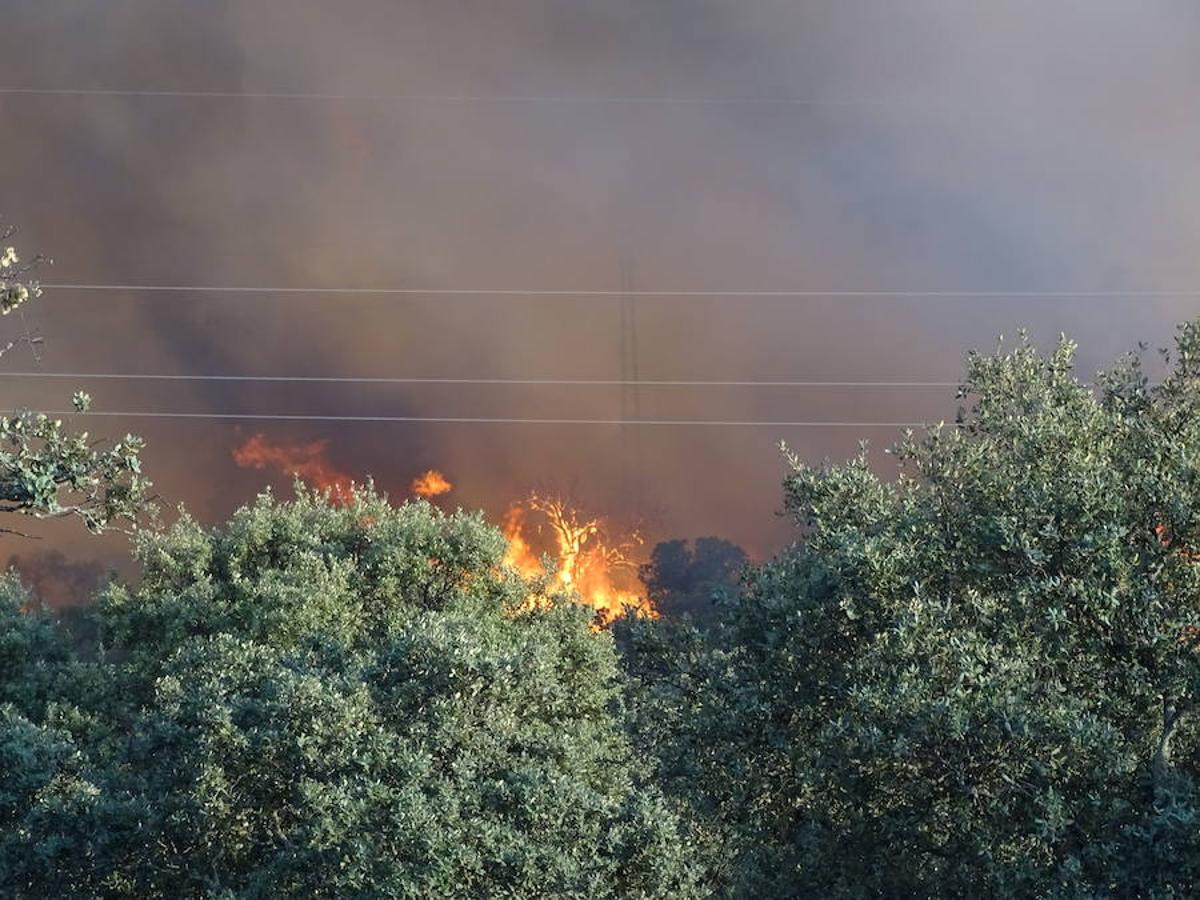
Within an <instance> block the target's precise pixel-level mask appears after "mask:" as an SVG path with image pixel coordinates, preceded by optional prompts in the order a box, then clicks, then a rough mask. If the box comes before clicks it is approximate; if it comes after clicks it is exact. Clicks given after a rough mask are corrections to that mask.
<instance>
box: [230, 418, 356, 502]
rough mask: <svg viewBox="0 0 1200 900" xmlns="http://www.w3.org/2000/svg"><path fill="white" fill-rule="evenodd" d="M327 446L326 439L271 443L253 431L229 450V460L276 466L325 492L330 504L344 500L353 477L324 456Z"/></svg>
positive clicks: (247, 465) (243, 464)
mask: <svg viewBox="0 0 1200 900" xmlns="http://www.w3.org/2000/svg"><path fill="white" fill-rule="evenodd" d="M328 445H329V442H328V441H313V442H312V443H310V444H292V445H287V444H272V443H271V442H270V441H269V440H267V438H266V436H265V435H262V434H256V435H254V436H253V437H252V438H250V440H248V441H246V443H244V444H242V445H241V446H240V447H238V448H237V449H235V450H234V451H233V461H234V462H235V463H237V464H238V465H239V466H241V467H242V468H243V469H268V468H270V469H276V470H277V471H279V472H282V473H283V474H285V475H292V476H295V477H296V478H299V479H301V480H302V481H304V482H305V483H307V484H309V485H311V486H312V487H315V488H317V489H318V490H321V491H328V492H329V497H330V500H331V501H332V502H334V503H339V504H340V503H348V502H349V501H350V497H351V485H352V483H353V479H352V478H351V477H350V476H349V475H348V474H346V473H345V472H343V471H341V470H340V469H338V468H337V467H336V466H334V465H333V464H332V463H331V462H330V461H329V460H328V459H327V458H326V456H325V448H326V447H327V446H328Z"/></svg>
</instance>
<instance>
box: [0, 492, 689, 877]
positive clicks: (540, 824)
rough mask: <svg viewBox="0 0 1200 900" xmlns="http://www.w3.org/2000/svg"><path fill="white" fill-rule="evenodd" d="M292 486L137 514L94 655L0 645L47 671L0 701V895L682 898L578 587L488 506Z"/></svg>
mask: <svg viewBox="0 0 1200 900" xmlns="http://www.w3.org/2000/svg"><path fill="white" fill-rule="evenodd" d="M297 490H298V497H297V499H296V500H295V501H294V502H292V503H286V504H285V503H278V502H276V501H275V500H273V499H272V498H271V497H270V496H269V495H264V496H262V497H260V498H259V500H258V502H257V503H256V504H255V505H254V506H252V507H250V508H245V509H242V510H240V511H239V512H238V513H237V514H236V515H235V516H234V518H233V520H232V521H231V522H230V523H229V524H228V525H227V526H226V527H224V528H220V529H215V530H206V529H204V528H201V527H200V526H199V525H197V524H196V523H195V522H194V521H192V520H190V519H189V518H187V517H184V518H183V519H182V520H181V521H180V522H179V523H178V524H177V525H176V526H175V527H173V528H172V529H171V530H170V531H168V532H166V533H161V534H158V533H153V534H152V533H149V532H143V534H142V536H141V537H140V538H139V541H138V545H137V547H138V549H137V553H138V556H139V558H140V560H141V562H142V565H143V568H144V574H143V579H142V581H141V584H140V585H139V586H138V587H136V588H130V587H125V586H121V585H117V584H114V585H112V586H110V588H109V589H108V591H107V593H106V594H105V595H104V596H103V597H102V598H101V601H100V603H99V607H98V612H97V616H98V620H99V622H98V624H99V631H100V635H101V640H102V641H103V642H104V652H103V654H102V655H101V656H100V657H99V658H98V659H96V660H92V661H86V660H80V659H72V658H67V659H62V658H61V656H62V650H61V648H58V649H55V650H54V653H57V654H58V657H55V656H54V653H52V652H51V650H50V649H46V648H43V643H44V642H39V641H40V637H38V636H39V635H41V634H42V632H40V631H36V630H35V631H34V632H33V633H31V634H30V636H28V637H27V638H25V639H23V640H22V641H11V642H5V641H0V648H2V647H5V646H7V645H8V644H10V643H11V644H13V645H14V646H19V647H22V648H25V649H22V650H21V655H20V659H19V660H17V661H14V662H12V663H8V662H6V658H5V657H0V665H7V666H9V667H10V668H11V669H12V670H13V671H17V666H18V664H19V665H20V666H22V667H23V668H22V669H20V671H28V672H34V671H43V672H46V673H47V674H46V675H45V677H43V678H41V680H40V681H39V680H37V679H34V678H33V677H32V675H26V676H22V679H20V680H22V681H23V682H29V683H30V684H34V685H35V686H39V685H43V684H44V685H45V686H40V687H38V689H37V690H36V691H35V690H32V689H30V690H26V691H23V692H22V693H21V694H20V695H18V696H14V697H13V698H12V699H11V700H8V703H9V705H8V706H7V707H6V708H5V710H6V711H5V712H4V715H3V716H2V717H0V756H2V757H3V761H4V762H6V763H7V764H8V765H7V768H6V774H4V775H2V776H0V817H2V818H0V826H3V827H2V828H0V887H2V889H0V893H4V894H5V895H6V896H15V897H42V896H79V895H83V896H92V895H103V896H127V897H134V896H136V897H142V896H148V897H168V896H170V897H175V896H195V895H200V896H264V897H266V896H271V897H274V896H293V897H301V896H303V897H310V896H318V897H320V896H324V897H344V896H371V897H413V898H416V897H447V898H454V897H483V896H504V897H618V896H619V897H666V896H683V897H688V896H692V894H693V891H692V887H691V880H690V871H691V869H690V863H689V859H688V855H687V853H686V848H685V846H684V844H683V843H682V842H681V840H680V838H679V836H678V834H677V825H678V823H677V820H676V819H675V818H674V817H673V816H672V815H671V813H670V812H669V811H668V810H667V809H666V807H665V803H664V801H663V800H662V798H661V796H660V795H659V794H658V792H657V791H656V790H654V789H653V788H649V787H646V786H645V785H644V784H642V782H641V779H640V777H639V776H640V769H641V766H640V765H639V763H638V760H637V759H636V758H635V757H634V755H633V753H632V750H631V747H630V745H629V742H628V738H627V737H626V735H625V733H624V731H623V728H622V724H623V717H622V713H621V708H620V702H619V700H620V690H619V688H620V685H619V680H618V674H619V673H618V668H617V664H616V657H615V653H614V650H613V646H612V639H611V637H610V636H608V635H607V634H604V633H599V634H598V633H595V632H594V631H593V630H592V629H591V628H590V615H589V613H588V611H587V610H584V609H582V608H579V607H577V606H575V605H573V604H570V603H566V602H563V603H557V604H552V605H550V606H543V605H539V604H528V603H526V602H525V601H526V598H527V596H528V595H529V593H530V592H531V591H533V590H538V589H540V588H542V587H544V585H542V586H539V585H531V584H530V583H527V582H526V581H524V580H523V579H522V578H521V577H520V576H519V575H517V574H516V573H514V572H512V571H511V570H508V569H506V568H504V567H502V566H501V560H502V558H503V553H504V548H505V542H504V539H503V537H502V536H501V535H500V534H499V533H498V532H496V531H495V530H494V529H492V528H491V527H489V526H487V525H486V524H485V523H484V522H483V521H482V519H481V518H480V517H478V516H475V515H465V514H462V513H456V514H454V515H445V514H443V513H441V512H439V511H438V510H437V509H436V508H434V507H432V506H430V505H429V504H427V503H425V502H417V503H412V504H407V505H404V506H401V507H399V508H394V507H392V506H390V505H389V504H388V503H387V502H386V500H384V499H383V498H380V497H378V496H376V495H375V494H374V493H373V492H371V491H370V490H369V489H368V490H362V491H357V492H356V493H355V495H354V497H353V498H352V500H351V502H349V503H347V504H345V505H342V506H330V505H329V504H328V503H326V502H325V499H326V498H324V497H322V496H321V495H318V494H315V493H311V492H308V491H305V490H304V489H303V488H301V487H299V486H298V488H297ZM14 621H16V620H14V619H13V616H11V615H10V616H9V619H8V622H9V624H8V626H7V627H9V628H18V627H19V628H21V629H24V631H21V633H22V634H24V633H26V632H28V631H29V629H31V628H33V625H32V624H31V623H32V619H31V617H29V616H26V617H23V618H21V619H20V620H19V621H17V624H13V622H14ZM3 633H4V632H3V631H0V637H2V636H3ZM6 699H7V698H6V697H5V696H0V701H4V700H6ZM4 779H7V780H4Z"/></svg>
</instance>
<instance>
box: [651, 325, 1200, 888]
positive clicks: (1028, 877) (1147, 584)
mask: <svg viewBox="0 0 1200 900" xmlns="http://www.w3.org/2000/svg"><path fill="white" fill-rule="evenodd" d="M1073 353H1074V347H1073V345H1072V344H1071V343H1069V342H1068V341H1066V340H1065V339H1064V340H1063V341H1062V342H1060V343H1059V345H1058V346H1057V347H1056V348H1055V349H1054V350H1053V352H1051V353H1049V354H1047V355H1043V354H1042V353H1039V352H1038V351H1037V350H1036V349H1035V348H1034V347H1033V346H1031V345H1030V344H1029V343H1028V342H1026V341H1024V340H1023V341H1022V342H1020V343H1019V345H1018V346H1016V347H1015V348H1014V349H1012V350H1011V351H1008V352H1004V351H1003V350H1002V351H998V352H997V353H996V354H995V355H981V354H972V355H971V356H970V357H969V359H968V367H967V374H966V380H965V383H964V384H963V386H962V389H961V397H962V399H963V401H964V409H963V410H962V412H961V413H960V415H959V420H958V421H957V422H955V423H953V424H949V425H944V426H937V427H932V428H928V429H926V430H924V431H923V432H921V433H919V434H910V435H907V436H905V437H904V439H903V440H901V442H900V443H899V445H898V446H897V447H895V449H894V451H893V452H894V458H895V459H896V461H897V462H898V463H899V466H900V476H899V477H898V478H895V477H891V476H890V475H889V476H886V477H885V476H884V475H881V474H880V473H879V472H877V471H876V469H875V468H873V467H872V465H871V463H870V460H869V459H868V456H867V454H866V451H865V449H864V451H863V453H862V454H861V455H860V456H859V457H857V458H855V459H853V460H851V461H850V462H848V463H846V464H844V465H826V466H820V467H812V466H808V465H805V464H803V463H802V462H800V461H799V460H798V459H797V458H795V457H790V461H791V466H792V471H791V474H790V475H789V476H788V479H787V483H786V502H787V506H788V508H789V509H790V511H791V512H792V514H793V516H794V517H795V519H796V521H797V523H798V525H799V526H800V529H801V531H800V535H799V539H798V541H797V543H796V544H795V546H794V547H793V548H792V549H790V550H789V551H787V552H785V553H783V554H782V555H781V556H780V557H779V558H777V559H776V560H774V561H773V562H771V563H769V564H767V565H765V566H762V567H760V568H758V569H757V570H755V571H754V572H753V573H752V575H751V576H750V578H749V581H748V584H747V586H746V589H745V591H744V593H743V595H742V596H741V598H740V599H739V600H738V601H737V602H736V603H735V605H734V606H733V608H732V610H731V613H730V615H729V617H728V619H727V621H726V622H725V623H724V624H723V626H722V627H721V628H720V629H718V631H717V633H716V636H715V637H713V638H711V639H709V640H705V639H703V638H702V636H700V635H698V634H697V633H695V632H693V631H689V630H688V629H686V628H681V627H680V626H678V625H675V624H670V623H666V624H663V623H646V622H642V623H631V626H630V627H632V628H633V630H634V635H633V637H632V640H631V641H630V644H631V650H630V667H631V673H632V674H633V676H634V684H635V688H634V689H633V691H632V692H631V702H632V705H633V709H634V711H635V713H636V715H635V717H634V721H635V723H636V730H637V735H638V742H639V745H640V746H642V747H643V749H644V750H645V752H647V753H649V754H653V755H654V756H655V757H656V759H657V761H658V762H657V766H658V777H659V779H660V780H661V783H662V784H663V785H664V786H665V788H666V789H667V791H668V793H669V794H670V796H671V797H672V798H673V800H674V801H675V802H676V803H677V804H678V806H679V808H681V809H683V810H685V813H686V815H687V817H688V820H689V822H690V827H691V829H692V833H693V836H694V839H695V841H696V842H697V843H698V844H699V845H700V846H702V847H704V848H705V850H706V856H707V884H708V885H709V887H710V888H711V889H713V890H715V891H716V892H718V893H721V894H726V895H731V896H740V897H775V896H855V897H858V896H872V895H874V896H947V897H950V896H1022V897H1024V896H1088V897H1091V896H1194V895H1195V894H1196V893H1197V892H1198V891H1200V781H1198V779H1200V325H1197V324H1195V323H1193V324H1189V325H1186V326H1184V327H1183V328H1182V329H1181V331H1180V333H1179V337H1178V343H1177V348H1176V349H1175V351H1174V353H1173V354H1172V355H1171V356H1170V359H1169V361H1168V362H1169V368H1170V370H1169V372H1168V373H1167V375H1166V377H1165V379H1164V380H1162V381H1161V382H1160V383H1157V384H1152V383H1151V382H1150V381H1149V379H1148V378H1147V376H1146V374H1145V373H1144V371H1143V368H1142V364H1141V362H1140V360H1139V358H1138V357H1137V356H1130V357H1127V358H1125V359H1123V360H1121V361H1120V362H1119V363H1118V364H1117V365H1115V366H1114V367H1113V368H1112V369H1111V370H1109V371H1106V372H1104V373H1102V374H1101V375H1100V376H1099V378H1098V379H1097V381H1096V382H1095V384H1092V385H1089V384H1085V383H1083V382H1081V381H1080V380H1079V379H1078V378H1077V376H1076V374H1075V371H1074V366H1073Z"/></svg>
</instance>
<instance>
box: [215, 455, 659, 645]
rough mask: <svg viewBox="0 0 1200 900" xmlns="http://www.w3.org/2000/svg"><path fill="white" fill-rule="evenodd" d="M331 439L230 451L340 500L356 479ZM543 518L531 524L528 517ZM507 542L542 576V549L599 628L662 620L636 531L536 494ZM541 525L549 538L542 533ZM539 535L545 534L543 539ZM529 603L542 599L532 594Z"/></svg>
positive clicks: (418, 484)
mask: <svg viewBox="0 0 1200 900" xmlns="http://www.w3.org/2000/svg"><path fill="white" fill-rule="evenodd" d="M327 446H328V441H323V440H322V441H313V442H312V443H308V444H293V445H288V444H273V443H271V442H270V441H269V440H268V439H267V438H266V437H265V436H264V435H262V434H256V435H254V436H253V437H251V438H250V439H249V440H248V441H246V442H245V443H244V444H242V445H241V446H240V447H238V448H237V449H235V450H234V451H233V459H234V462H236V463H237V464H238V465H239V466H241V467H242V468H248V469H268V468H270V469H275V470H276V471H279V472H282V473H284V474H286V475H292V476H295V477H297V478H300V479H301V480H302V481H305V482H306V483H308V484H309V485H311V486H312V487H315V488H317V489H319V490H323V491H328V492H329V500H330V502H331V503H335V504H345V503H349V502H350V501H351V499H352V496H353V493H352V490H351V486H352V484H353V479H352V478H351V477H350V475H349V474H347V473H345V472H343V471H341V470H340V469H338V468H337V467H336V466H335V465H333V464H332V463H331V462H330V461H329V459H328V458H327V457H326V455H325V451H326V448H327ZM411 489H412V492H413V494H415V495H416V496H418V497H425V498H429V497H437V496H441V495H442V494H446V493H448V492H450V491H451V490H453V489H454V485H453V484H451V482H450V481H449V479H447V478H446V476H445V475H443V474H442V473H441V472H439V471H437V470H436V469H430V470H429V471H427V472H424V473H422V474H421V475H420V476H418V477H417V478H415V479H414V480H413V482H412V485H411ZM531 515H532V516H536V517H537V518H538V519H539V520H540V522H539V523H538V524H537V526H536V527H535V528H534V529H533V532H532V534H531V533H530V530H529V519H530V517H531ZM501 528H502V530H503V532H504V537H505V539H506V540H507V541H508V547H507V550H506V552H505V554H504V565H506V566H508V567H510V568H512V569H513V570H515V571H516V572H518V573H519V574H521V575H522V576H524V577H526V578H530V579H533V578H540V577H543V576H544V575H545V574H546V572H545V570H544V569H543V566H542V561H541V560H542V556H543V554H542V553H539V552H538V551H537V550H535V544H536V545H538V546H539V547H542V546H543V545H548V546H545V550H546V551H548V552H546V553H545V554H544V555H545V556H549V557H550V560H551V567H552V570H553V577H552V579H551V584H550V590H551V591H552V592H560V591H561V592H566V593H573V594H575V595H576V596H577V597H578V598H579V600H580V602H582V603H585V604H587V605H589V606H591V607H593V608H594V609H595V610H596V618H595V623H596V627H598V628H602V627H604V626H605V625H607V624H609V623H611V622H612V621H613V620H615V619H616V618H618V617H620V616H621V615H623V614H624V611H625V609H626V608H627V607H628V608H631V609H633V610H634V612H635V613H636V614H637V615H639V616H646V617H649V618H657V617H658V612H657V610H655V608H654V606H653V604H652V603H651V602H650V601H649V600H648V599H647V598H646V597H645V596H644V595H645V589H644V587H643V586H642V584H641V583H640V582H639V580H638V577H637V563H636V561H635V558H634V556H635V554H636V553H637V549H638V548H639V547H640V546H641V545H642V538H641V536H640V535H638V534H637V533H636V532H635V533H632V534H630V535H629V536H627V537H625V538H622V539H616V540H615V539H613V538H612V537H611V536H610V535H609V534H608V530H607V528H606V527H605V522H604V520H602V519H599V518H584V517H583V516H582V515H581V514H580V513H579V511H578V510H576V509H573V508H572V507H571V506H569V505H568V504H567V503H566V502H565V501H563V500H562V499H560V498H555V497H543V496H539V495H537V494H533V495H531V496H530V497H529V498H528V499H526V500H524V501H521V502H518V503H514V504H513V505H512V506H511V507H510V508H509V510H508V513H507V514H506V515H505V517H504V521H503V523H502V524H501ZM543 528H545V529H546V531H548V532H549V536H550V540H549V541H547V540H546V539H545V538H544V537H543ZM538 538H542V539H541V540H540V541H539V540H538ZM529 602H530V603H531V604H535V603H538V602H544V598H537V597H531V598H530V599H529Z"/></svg>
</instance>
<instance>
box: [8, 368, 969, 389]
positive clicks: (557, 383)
mask: <svg viewBox="0 0 1200 900" xmlns="http://www.w3.org/2000/svg"><path fill="white" fill-rule="evenodd" d="M3 378H68V379H72V380H78V381H85V380H109V381H211V382H221V381H233V382H267V383H275V382H284V383H329V384H410V385H422V384H447V385H503V386H547V387H633V386H648V387H753V388H758V387H789V388H840V387H844V388H951V387H958V385H959V382H957V381H784V380H762V381H706V380H685V379H663V380H653V379H644V378H640V379H619V378H424V377H420V378H392V377H356V376H344V375H187V374H184V375H169V374H160V373H147V374H141V373H134V372H0V379H3Z"/></svg>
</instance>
